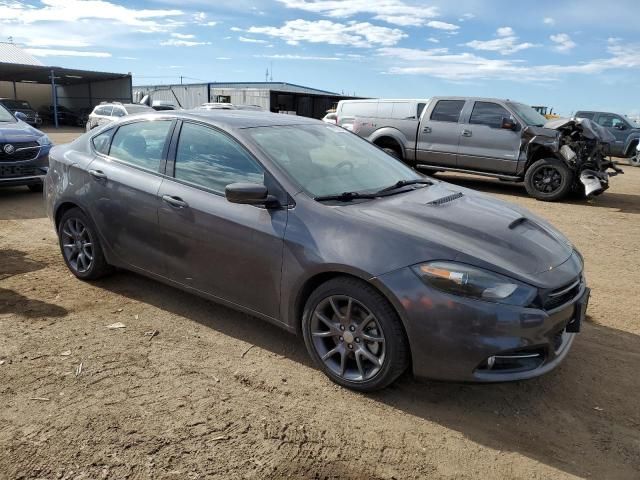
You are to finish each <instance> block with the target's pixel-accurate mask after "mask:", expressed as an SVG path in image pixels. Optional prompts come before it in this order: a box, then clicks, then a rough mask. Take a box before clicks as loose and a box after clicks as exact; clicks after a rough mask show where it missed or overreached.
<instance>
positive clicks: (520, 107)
mask: <svg viewBox="0 0 640 480" xmlns="http://www.w3.org/2000/svg"><path fill="white" fill-rule="evenodd" d="M507 105H509V107H511V108H512V109H514V110H515V112H516V114H517V115H518V116H519V117H520V118H521V119H522V120H523V121H524V123H526V124H527V125H531V126H534V127H543V126H544V124H545V123H547V119H546V118H545V117H544V116H542V115H540V114H539V113H538V112H536V111H535V110H534V109H533V108H531V107H530V106H529V105H525V104H524V103H516V102H509V103H507Z"/></svg>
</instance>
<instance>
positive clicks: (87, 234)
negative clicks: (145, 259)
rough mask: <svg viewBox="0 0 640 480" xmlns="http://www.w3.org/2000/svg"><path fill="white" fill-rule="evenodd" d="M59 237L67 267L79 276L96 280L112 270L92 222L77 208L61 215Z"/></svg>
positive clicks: (83, 278)
mask: <svg viewBox="0 0 640 480" xmlns="http://www.w3.org/2000/svg"><path fill="white" fill-rule="evenodd" d="M58 241H59V243H60V250H61V252H62V257H63V258H64V261H65V263H66V264H67V267H68V268H69V270H71V273H73V274H74V275H75V276H76V277H78V278H79V279H81V280H96V279H98V278H100V277H103V276H105V275H107V274H108V273H110V272H111V267H110V266H109V264H107V261H106V260H105V258H104V254H103V252H102V246H101V245H100V240H99V238H98V234H97V232H96V230H95V227H94V226H93V222H91V220H90V219H89V217H88V216H87V215H85V213H84V212H83V211H82V210H80V209H79V208H72V209H71V210H69V211H67V212H66V213H65V214H64V215H63V216H62V218H61V219H60V224H59V226H58Z"/></svg>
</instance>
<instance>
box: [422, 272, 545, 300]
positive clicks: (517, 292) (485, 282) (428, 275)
mask: <svg viewBox="0 0 640 480" xmlns="http://www.w3.org/2000/svg"><path fill="white" fill-rule="evenodd" d="M411 268H412V269H413V271H414V272H415V273H416V274H417V275H418V276H419V277H420V278H421V279H422V280H423V281H424V282H425V283H426V284H427V285H430V286H432V287H434V288H437V289H438V290H442V291H444V292H447V293H452V294H454V295H461V296H463V297H469V298H475V299H478V300H485V301H487V302H496V303H505V304H508V305H520V306H526V305H529V304H530V303H531V301H532V300H533V299H534V298H535V296H536V294H537V291H536V289H535V288H534V287H531V286H529V285H526V284H524V283H521V282H518V281H516V280H513V279H511V278H508V277H505V276H502V275H499V274H497V273H493V272H489V271H487V270H483V269H481V268H477V267H472V266H470V265H464V264H461V263H455V262H429V263H423V264H420V265H415V266H413V267H411Z"/></svg>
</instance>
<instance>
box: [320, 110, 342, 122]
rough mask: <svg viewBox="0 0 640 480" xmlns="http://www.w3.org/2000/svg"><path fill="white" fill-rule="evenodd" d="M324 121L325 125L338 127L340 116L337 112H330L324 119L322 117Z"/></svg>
mask: <svg viewBox="0 0 640 480" xmlns="http://www.w3.org/2000/svg"><path fill="white" fill-rule="evenodd" d="M322 121H323V122H325V123H330V124H332V125H336V124H337V123H338V114H337V113H336V112H329V113H327V114H326V115H325V116H324V117H322Z"/></svg>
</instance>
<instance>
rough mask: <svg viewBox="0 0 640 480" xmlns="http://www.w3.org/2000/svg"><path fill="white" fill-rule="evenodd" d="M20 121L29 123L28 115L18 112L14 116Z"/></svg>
mask: <svg viewBox="0 0 640 480" xmlns="http://www.w3.org/2000/svg"><path fill="white" fill-rule="evenodd" d="M13 116H14V117H16V118H17V119H18V120H22V121H23V122H26V121H27V115H26V114H25V113H24V112H16V113H14V114H13Z"/></svg>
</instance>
